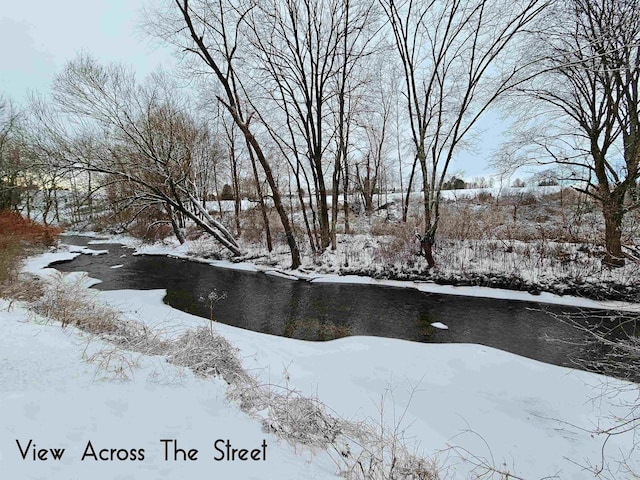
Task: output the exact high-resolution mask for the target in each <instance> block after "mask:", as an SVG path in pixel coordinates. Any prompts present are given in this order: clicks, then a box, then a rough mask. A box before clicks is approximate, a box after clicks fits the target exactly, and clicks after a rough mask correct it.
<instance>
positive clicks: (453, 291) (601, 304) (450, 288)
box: [311, 274, 640, 312]
mask: <svg viewBox="0 0 640 480" xmlns="http://www.w3.org/2000/svg"><path fill="white" fill-rule="evenodd" d="M311 282H312V283H348V284H361V285H385V286H390V287H396V288H414V289H416V290H419V291H421V292H425V293H436V294H439V295H462V296H465V297H481V298H495V299H504V300H518V301H523V302H538V303H546V304H553V305H569V306H574V307H582V308H599V309H604V310H622V311H629V312H640V304H638V303H630V302H617V301H598V300H590V299H588V298H581V297H574V296H571V295H562V296H561V295H556V294H553V293H549V292H541V293H540V294H539V295H533V294H531V293H529V292H522V291H517V290H505V289H501V288H489V287H467V286H454V285H439V284H437V283H432V282H409V281H402V280H384V279H382V280H380V279H374V278H371V277H364V276H359V275H331V274H327V275H316V276H315V277H314V278H313V279H312V280H311Z"/></svg>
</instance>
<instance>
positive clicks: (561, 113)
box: [510, 0, 640, 266]
mask: <svg viewBox="0 0 640 480" xmlns="http://www.w3.org/2000/svg"><path fill="white" fill-rule="evenodd" d="M536 46H537V48H538V51H540V50H542V51H543V52H544V53H545V56H544V64H543V66H544V69H545V70H544V72H543V74H542V75H539V76H537V77H535V78H534V79H533V80H532V82H531V83H530V84H529V85H527V86H526V88H522V89H520V91H521V92H522V93H524V94H525V95H526V97H525V101H527V102H528V105H529V107H528V112H527V114H526V116H525V120H526V121H528V124H527V125H526V127H522V126H521V127H520V128H521V129H522V132H523V133H521V134H520V135H519V138H516V139H515V141H514V142H513V144H512V145H511V148H510V150H511V151H510V156H511V157H512V160H515V161H516V162H523V161H527V160H529V162H531V160H532V158H535V161H537V162H539V163H552V164H556V165H559V166H562V167H568V168H569V169H570V170H571V172H572V177H571V179H572V180H573V181H574V182H575V181H581V186H580V187H579V188H578V189H579V190H581V191H582V192H584V193H586V194H587V195H589V196H591V197H592V198H594V199H595V200H596V201H597V202H599V203H600V205H601V206H602V213H603V216H604V221H605V247H606V257H605V259H604V262H605V263H606V264H608V265H612V266H613V265H622V264H624V252H623V250H622V241H621V235H622V222H623V218H624V215H625V213H626V212H628V211H629V210H631V209H634V208H638V207H639V206H640V203H639V202H638V201H637V199H636V200H635V201H629V196H630V195H629V194H630V193H631V192H632V191H633V190H635V189H636V188H637V182H638V179H639V178H640V170H639V168H638V166H639V160H640V113H639V108H638V101H639V100H640V99H639V97H638V95H639V90H640V83H639V80H640V3H639V2H638V1H637V0H611V1H606V2H600V1H598V2H594V1H590V0H563V1H558V2H555V4H554V9H553V16H552V17H550V18H549V20H548V28H547V29H546V32H545V34H544V35H543V36H540V37H539V38H538V39H537V42H536ZM516 98H518V100H519V101H522V97H516ZM532 100H535V101H537V102H539V105H540V108H539V109H537V110H536V111H535V115H534V114H533V113H532V109H531V101H532ZM523 115H524V114H523Z"/></svg>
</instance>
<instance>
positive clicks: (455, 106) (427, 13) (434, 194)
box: [379, 0, 548, 267]
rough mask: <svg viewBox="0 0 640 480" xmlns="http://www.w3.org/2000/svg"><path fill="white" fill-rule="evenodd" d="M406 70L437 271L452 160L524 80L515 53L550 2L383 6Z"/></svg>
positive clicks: (388, 1)
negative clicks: (438, 238)
mask: <svg viewBox="0 0 640 480" xmlns="http://www.w3.org/2000/svg"><path fill="white" fill-rule="evenodd" d="M379 3H380V5H381V6H382V8H383V9H384V12H385V14H386V16H387V19H388V21H389V25H390V28H391V32H392V36H393V41H394V45H395V48H396V51H397V54H398V57H399V59H400V62H401V65H402V73H403V77H404V83H405V85H404V94H405V96H406V100H407V102H406V108H407V112H408V116H409V119H410V127H411V137H412V140H413V144H414V153H415V155H416V159H417V161H418V164H419V165H420V169H421V173H422V190H423V201H424V223H425V225H424V234H422V235H421V236H420V241H421V246H422V249H423V251H424V254H425V257H426V259H427V262H428V264H429V266H430V267H434V266H435V260H434V258H433V252H432V247H433V245H434V242H435V236H436V231H437V228H438V221H439V218H440V210H439V207H440V191H441V189H442V185H443V183H444V181H445V178H446V176H447V172H448V169H449V166H450V164H451V161H452V160H453V158H454V156H455V154H456V152H457V151H458V150H459V149H460V148H461V147H462V146H463V143H464V141H465V140H467V138H468V136H469V133H470V132H471V131H472V129H473V127H474V126H475V125H476V123H477V122H478V120H479V119H480V118H481V117H482V115H483V114H484V113H485V112H486V111H487V110H488V109H489V107H490V106H491V105H492V104H494V103H495V101H496V100H497V99H498V98H499V97H500V96H501V95H502V94H503V93H504V92H505V91H507V90H509V89H510V88H512V87H513V85H514V84H515V83H517V81H518V80H519V79H520V76H519V73H520V71H521V70H522V68H523V66H522V65H519V64H518V61H517V56H515V55H514V52H512V51H509V47H510V46H511V45H512V44H514V42H516V41H518V39H519V37H521V36H522V35H524V34H525V33H526V31H527V28H528V26H530V25H531V24H532V22H533V21H534V20H535V19H536V17H537V16H538V15H539V14H540V13H541V12H542V11H543V9H544V8H545V7H546V5H547V3H548V2H547V0H525V1H515V2H514V1H512V0H430V1H427V2H423V1H417V0H407V1H406V2H404V3H402V4H398V3H396V2H395V1H393V0H379Z"/></svg>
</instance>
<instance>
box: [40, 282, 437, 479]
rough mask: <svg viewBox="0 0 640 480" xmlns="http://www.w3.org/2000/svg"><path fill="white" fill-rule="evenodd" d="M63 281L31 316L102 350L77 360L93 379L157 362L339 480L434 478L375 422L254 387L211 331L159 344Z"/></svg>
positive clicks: (432, 470)
mask: <svg viewBox="0 0 640 480" xmlns="http://www.w3.org/2000/svg"><path fill="white" fill-rule="evenodd" d="M69 278H74V277H73V276H71V277H70V276H68V275H67V277H64V276H62V275H59V276H57V277H55V278H53V279H51V281H48V282H47V284H46V285H45V287H44V294H43V295H42V297H41V298H39V299H38V300H36V301H35V302H34V303H33V304H32V308H33V309H34V310H35V311H36V312H38V313H39V314H41V315H44V316H46V317H47V318H50V319H52V320H55V321H58V322H60V324H61V326H62V327H67V326H74V327H76V328H79V329H80V330H82V331H85V332H88V333H90V334H91V336H92V338H98V339H100V340H102V341H105V342H108V344H107V346H103V345H99V346H98V348H97V349H94V348H93V347H92V348H91V353H89V350H90V349H89V346H87V349H86V350H85V360H87V361H88V362H90V363H93V364H94V365H96V368H97V371H96V377H97V378H100V379H103V380H109V381H126V380H129V379H131V378H132V377H133V376H134V374H135V369H136V368H137V365H138V358H139V357H137V356H136V354H142V355H164V356H166V357H167V360H168V361H169V362H170V363H171V364H173V365H176V366H179V367H184V368H188V369H190V370H192V371H193V372H194V373H195V374H196V375H198V376H200V377H205V378H206V377H211V376H220V377H222V378H223V379H224V380H225V381H226V382H227V383H228V385H229V389H228V397H229V399H230V400H231V401H234V402H238V404H239V407H240V408H241V409H242V410H243V411H244V412H246V413H247V414H249V415H250V416H252V417H254V418H256V419H259V420H260V421H261V422H262V424H263V427H264V429H265V430H266V431H269V432H271V433H274V434H275V435H277V436H279V437H280V438H282V439H284V440H286V441H287V442H289V443H290V444H291V445H293V446H294V447H296V448H298V447H300V446H304V447H311V448H322V449H325V450H326V451H327V452H329V454H330V456H331V458H332V459H333V460H334V462H335V463H336V467H337V468H338V470H339V471H340V474H341V475H342V476H343V477H344V478H348V479H353V480H364V479H367V480H383V479H389V478H405V479H413V480H437V479H438V478H439V477H438V471H437V469H436V465H435V462H434V461H432V460H430V459H424V458H422V457H420V456H419V455H415V454H413V453H412V452H411V451H410V449H409V447H408V442H407V441H406V439H405V438H404V432H403V431H402V430H401V429H400V428H399V426H398V425H396V426H394V427H392V428H390V429H388V428H386V427H385V426H384V424H383V423H382V422H381V421H380V422H375V421H369V422H367V421H364V422H353V421H347V420H344V419H342V418H340V417H339V416H337V415H335V414H333V413H332V412H330V411H329V409H328V408H327V406H326V405H324V404H322V403H321V402H320V401H318V400H317V399H315V398H308V397H305V396H304V395H302V394H300V393H299V392H297V391H295V390H293V389H291V388H290V387H289V386H288V380H287V381H286V383H285V385H272V384H268V385H264V384H261V383H260V382H259V381H258V379H257V378H256V377H255V376H253V375H251V374H249V373H247V371H245V370H244V368H243V366H242V362H241V360H240V358H239V356H238V349H237V348H235V347H234V346H233V345H231V344H230V343H229V342H228V341H227V340H226V339H225V338H224V337H222V336H220V335H218V334H217V333H216V332H215V330H213V329H212V328H209V327H204V326H203V327H200V328H197V329H195V330H189V331H186V332H185V333H183V334H182V335H180V336H179V337H177V338H176V339H174V340H166V339H162V338H161V336H160V335H159V334H158V332H154V331H151V330H150V329H149V328H147V327H146V326H145V325H143V324H142V323H140V322H136V321H131V320H125V319H123V316H122V314H121V313H120V312H119V311H117V310H115V309H113V308H111V307H109V306H107V305H104V304H103V303H101V302H100V301H99V300H98V299H97V298H96V296H95V295H94V293H95V292H91V291H90V290H88V289H87V288H86V286H85V284H84V279H83V278H82V277H75V280H72V281H70V280H69ZM89 342H91V340H89ZM287 378H288V376H287Z"/></svg>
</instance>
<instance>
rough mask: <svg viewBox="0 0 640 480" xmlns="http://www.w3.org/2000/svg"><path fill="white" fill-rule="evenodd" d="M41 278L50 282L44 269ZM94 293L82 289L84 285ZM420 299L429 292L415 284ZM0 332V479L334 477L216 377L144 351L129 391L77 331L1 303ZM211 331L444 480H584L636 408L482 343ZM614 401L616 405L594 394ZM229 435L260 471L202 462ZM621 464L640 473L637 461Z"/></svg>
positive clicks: (564, 372) (156, 297)
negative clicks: (51, 452) (506, 475)
mask: <svg viewBox="0 0 640 480" xmlns="http://www.w3.org/2000/svg"><path fill="white" fill-rule="evenodd" d="M76 254H77V253H68V252H67V253H65V252H61V253H57V254H52V253H48V254H45V255H42V256H40V257H36V258H33V259H31V260H30V261H29V262H28V264H27V266H26V269H27V270H28V271H30V272H38V271H39V270H38V268H42V267H43V266H46V264H47V263H48V262H50V261H55V260H60V259H66V258H68V257H69V256H73V255H76ZM39 272H40V274H44V275H45V276H46V275H47V270H45V271H43V270H40V271H39ZM273 273H281V272H273ZM69 275H75V276H78V275H80V274H78V273H74V274H69ZM338 278H342V280H341V281H352V282H354V281H355V282H362V283H371V282H373V280H371V279H365V278H363V277H354V278H344V277H338ZM332 280H336V279H335V278H334V277H323V278H320V279H316V280H314V281H332ZM91 282H92V280H91V279H86V282H85V285H90V284H91ZM376 282H377V281H376ZM423 287H424V288H427V284H416V285H415V286H414V287H413V288H423ZM428 287H430V285H429V286H428ZM450 288H453V287H450ZM467 288H470V287H467ZM96 295H97V298H98V299H99V300H100V301H103V302H105V303H107V304H109V305H110V306H112V307H114V308H117V309H119V310H121V311H122V312H123V314H124V316H125V318H131V319H135V320H138V321H141V322H143V323H145V324H146V325H148V326H149V327H151V328H153V329H154V330H157V331H160V332H161V334H162V335H163V336H165V337H166V338H175V337H176V336H177V335H179V334H180V333H182V332H184V331H186V330H188V329H192V328H195V327H197V326H202V325H208V324H209V322H208V321H207V320H205V319H202V318H200V317H196V316H192V315H189V314H186V313H184V312H181V311H178V310H175V309H173V308H171V307H170V306H168V305H165V304H164V303H163V302H162V299H163V297H164V295H165V291H164V290H150V291H135V290H119V291H106V292H96ZM541 297H542V296H541ZM535 298H536V300H538V298H540V297H537V296H536V297H535ZM563 299H564V300H565V301H566V298H565V297H563ZM0 322H2V334H0V364H2V365H3V368H0V425H1V427H0V432H2V433H1V436H0V468H1V469H2V471H3V472H8V473H9V478H34V479H35V478H53V479H56V478H60V479H62V478H97V479H101V478H136V479H143V480H145V479H152V478H154V479H155V478H191V479H197V478H205V477H206V478H211V476H212V475H213V476H216V477H220V478H240V479H243V478H292V479H293V478H319V479H320V478H322V479H324V478H335V472H336V467H335V465H334V464H333V463H332V462H331V460H330V459H329V458H328V457H327V455H326V454H324V453H322V452H314V453H313V455H312V454H311V453H310V452H309V451H308V450H305V449H303V448H296V449H294V448H291V447H289V446H287V445H286V444H284V443H282V442H281V443H278V441H277V440H276V439H275V438H274V437H273V436H270V435H267V434H265V433H262V432H261V431H260V426H259V424H258V423H257V422H255V421H252V420H250V419H249V418H248V417H246V416H245V415H244V414H242V413H240V412H239V411H238V410H237V409H236V407H235V406H234V405H233V404H229V403H227V401H226V400H225V398H224V391H225V386H224V385H223V384H222V382H221V381H220V380H217V379H209V380H201V379H197V378H195V377H193V375H192V374H191V373H190V372H189V371H186V370H181V369H178V368H176V367H173V366H171V365H169V364H167V363H166V362H165V361H164V359H162V358H158V357H145V356H140V355H133V357H132V360H131V362H132V363H134V364H135V366H134V368H133V369H132V378H131V379H130V380H128V381H126V382H122V381H115V382H114V381H107V380H101V379H100V378H99V377H98V376H97V375H96V367H95V365H93V364H90V363H87V362H84V361H82V359H83V352H84V351H85V348H87V345H89V349H88V352H89V353H90V352H92V351H96V350H100V349H104V348H108V346H105V345H102V344H101V343H100V342H98V341H97V340H92V341H91V342H89V340H88V339H87V337H85V336H83V335H81V334H79V333H78V332H76V331H74V330H73V329H67V330H65V331H62V330H60V328H59V327H58V326H56V325H47V324H45V323H44V322H43V320H42V319H40V318H38V317H36V316H34V315H33V314H31V313H28V312H26V311H25V310H24V309H22V308H21V307H15V306H14V307H12V309H11V310H10V311H7V305H6V303H5V304H3V305H0ZM443 326H444V325H441V326H438V325H435V324H434V327H435V328H442V327H443ZM445 327H446V326H445ZM214 328H215V330H216V331H217V332H218V333H220V334H221V335H223V336H224V337H225V338H227V339H228V340H229V341H231V342H232V343H233V344H234V345H235V346H236V347H238V348H239V349H240V352H241V358H242V359H243V362H244V366H245V368H246V369H247V370H248V371H250V372H252V373H254V374H256V375H258V376H259V377H260V378H261V380H263V382H264V383H280V384H283V385H285V384H286V386H288V387H289V388H295V389H297V390H299V391H301V392H302V393H304V394H305V395H308V396H313V397H318V398H319V399H320V400H321V401H322V402H324V403H325V404H326V405H327V406H328V407H329V408H330V409H331V410H332V411H333V412H336V413H337V414H339V415H341V416H342V417H343V418H347V419H350V420H356V421H358V420H367V419H369V420H370V421H379V420H380V419H381V418H382V419H383V420H384V421H385V422H386V423H387V424H389V425H395V424H396V423H398V421H399V420H398V419H399V418H400V417H402V421H401V422H400V423H401V425H399V427H400V428H401V429H406V431H405V437H406V438H407V439H409V441H410V442H412V445H414V446H415V448H416V449H417V450H418V451H420V452H422V453H424V454H426V455H439V459H440V460H439V461H440V464H441V465H442V466H443V468H444V471H445V472H446V474H447V475H448V476H447V477H446V478H450V479H454V480H455V479H463V478H468V476H469V475H470V474H471V472H472V470H473V465H472V464H470V463H469V462H463V461H462V460H461V458H460V454H461V452H463V451H468V452H472V453H473V454H474V455H476V456H478V457H482V458H493V459H494V460H493V461H494V464H495V465H496V466H498V467H501V468H508V469H509V470H511V472H512V473H514V474H516V475H520V476H521V477H524V478H541V477H544V476H545V475H557V476H558V477H559V478H562V479H568V480H578V479H583V478H585V475H586V476H588V473H586V472H585V471H584V470H583V468H582V466H581V465H584V464H586V463H588V462H593V463H598V462H600V452H601V448H602V446H603V442H604V437H602V436H598V435H592V434H590V433H589V430H592V429H593V428H595V426H596V425H597V426H600V427H606V426H608V425H611V424H612V423H613V422H614V420H613V419H614V418H615V417H616V416H618V417H622V416H624V415H625V413H628V412H627V411H626V410H625V407H624V404H625V403H629V404H635V403H636V402H637V395H638V389H637V385H633V384H629V383H626V382H622V381H618V380H615V379H612V378H608V377H604V376H599V375H595V374H590V373H586V372H581V371H577V370H573V369H569V368H564V367H557V366H553V365H547V364H544V363H541V362H537V361H535V360H530V359H526V358H523V357H519V356H517V355H514V354H511V353H507V352H503V351H500V350H496V349H492V348H489V347H485V346H481V345H469V344H421V343H413V342H408V341H403V340H394V339H386V338H376V337H348V338H343V339H339V340H334V341H331V342H324V343H312V342H305V341H300V340H294V339H288V338H281V337H276V336H271V335H266V334H261V333H256V332H251V331H247V330H243V329H239V328H236V327H232V326H228V325H224V324H217V323H215V324H214ZM611 391H617V392H618V394H617V396H612V395H602V394H605V393H608V392H611ZM43 399H46V401H43ZM227 437H229V438H233V439H235V440H234V441H237V442H239V443H241V444H243V445H249V446H255V445H258V444H259V443H260V442H261V441H262V439H263V438H266V439H267V443H268V444H269V461H268V462H267V463H264V464H253V463H243V464H239V463H234V462H229V463H222V462H211V461H209V460H206V459H204V456H205V455H206V454H205V451H206V450H207V449H209V451H210V448H211V442H212V441H213V440H215V439H217V438H227ZM30 438H33V439H34V441H35V442H36V443H37V444H38V445H39V446H42V447H46V448H49V447H54V446H55V447H66V448H67V449H68V451H69V452H68V453H70V454H71V453H73V455H69V457H66V458H65V460H64V461H63V462H61V463H60V464H57V463H56V464H54V465H51V463H49V462H46V463H45V462H42V463H39V462H33V461H23V460H22V459H21V458H20V457H19V452H18V449H17V446H16V444H15V439H20V440H21V441H22V440H24V441H25V442H26V441H28V439H30ZM160 438H177V439H178V440H179V441H180V446H182V442H184V445H185V447H188V448H198V449H199V450H200V451H201V452H202V454H203V459H202V460H199V461H197V462H189V463H185V462H182V463H173V462H165V461H163V460H162V458H161V457H160V455H161V449H160V448H159V443H158V442H159V439H160ZM88 440H92V441H93V442H95V444H96V445H100V448H120V447H122V448H144V449H145V451H146V452H148V454H149V455H148V458H147V459H146V460H145V461H144V462H110V463H108V464H102V463H100V462H98V463H95V462H93V461H91V462H87V461H86V460H85V461H84V462H81V461H80V460H79V458H80V456H81V453H82V449H83V448H84V445H85V444H86V441H88ZM633 445H634V439H633V435H632V433H631V434H624V435H619V436H615V437H612V438H610V440H609V441H608V442H607V444H606V449H605V455H606V459H607V462H608V464H609V467H610V468H612V473H613V478H621V479H622V478H625V474H624V472H623V471H620V470H616V469H617V468H618V467H619V465H618V463H616V462H617V461H618V460H619V459H620V458H621V456H622V455H627V454H629V453H630V451H631V449H632V447H633ZM452 446H455V447H456V448H452ZM629 462H630V466H631V467H632V468H635V470H636V471H638V470H640V459H639V458H638V452H633V456H631V458H630V460H629ZM503 464H506V467H503V466H502V465H503ZM45 467H46V468H45Z"/></svg>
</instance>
